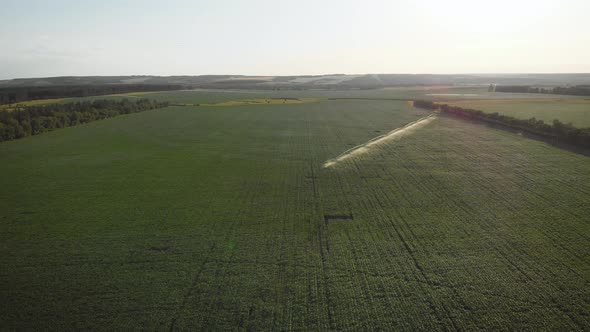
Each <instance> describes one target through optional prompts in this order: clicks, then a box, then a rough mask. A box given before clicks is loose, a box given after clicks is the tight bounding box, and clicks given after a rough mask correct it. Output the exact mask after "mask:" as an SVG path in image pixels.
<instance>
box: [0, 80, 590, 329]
mask: <svg viewBox="0 0 590 332" xmlns="http://www.w3.org/2000/svg"><path fill="white" fill-rule="evenodd" d="M426 94H427V93H425V92H424V91H419V90H414V91H410V92H408V91H406V92H403V91H400V92H398V91H395V92H391V91H385V90H374V91H358V92H354V93H351V92H350V91H289V92H286V91H273V92H239V93H235V92H221V91H220V92H210V91H205V90H203V91H178V92H166V93H155V94H150V95H146V96H145V97H149V98H157V99H161V100H168V101H172V102H176V103H194V104H196V103H219V102H227V101H233V100H246V99H249V100H250V99H258V98H280V97H289V98H306V97H307V98H315V97H317V98H322V100H320V101H318V102H311V103H303V104H285V105H283V104H275V105H243V106H235V107H215V106H211V107H204V106H200V107H191V106H174V107H168V108H165V109H159V110H153V111H146V112H142V113H137V114H130V115H124V116H119V117H117V118H112V119H107V120H102V121H97V122H92V123H89V124H86V125H83V126H78V127H70V128H66V129H61V130H57V131H53V132H49V133H46V134H42V135H39V136H33V137H27V138H24V139H20V140H17V141H10V142H4V143H2V144H0V160H2V162H1V163H0V172H1V174H2V177H0V243H2V245H1V246H0V248H1V249H0V266H1V267H2V268H1V269H0V283H1V285H2V286H0V297H1V298H2V299H3V300H2V310H0V323H1V325H0V326H1V327H2V329H6V330H14V329H25V330H26V329H36V330H46V329H50V330H71V329H77V330H115V329H117V330H121V329H123V330H126V329H133V330H136V329H145V330H176V329H178V330H427V331H432V330H482V329H486V330H588V329H590V286H589V283H590V245H589V244H590V223H589V220H588V216H589V215H590V204H589V203H590V159H588V157H586V156H583V155H579V154H574V153H572V152H568V151H565V150H560V149H557V148H554V147H552V146H550V145H547V144H545V143H542V142H539V141H534V140H530V139H527V138H524V137H521V136H518V135H515V134H512V133H509V132H504V131H501V130H497V129H492V128H488V127H485V126H482V125H475V124H471V123H466V122H462V121H460V120H455V119H451V118H447V117H438V118H435V119H434V120H433V121H432V122H430V123H428V124H426V125H425V126H423V127H421V128H420V129H417V130H415V131H413V132H411V133H408V134H407V135H405V136H402V137H400V138H396V139H392V140H386V141H384V143H380V144H378V145H375V146H372V147H371V148H370V149H368V150H367V151H365V152H363V153H360V154H358V155H357V156H355V157H353V158H349V159H346V160H343V161H342V162H339V163H337V164H335V165H333V166H331V167H328V168H326V167H324V166H323V165H324V164H325V162H326V161H327V160H330V159H331V158H334V157H336V156H338V155H339V154H341V153H342V152H344V151H345V150H348V149H350V148H352V147H354V146H357V145H359V144H362V143H365V142H367V141H368V140H370V139H371V138H373V137H376V136H379V135H383V134H386V133H388V132H389V131H390V130H392V129H394V128H398V127H401V126H404V125H406V124H408V123H410V122H412V121H415V120H418V119H420V118H422V117H424V116H426V115H428V113H427V112H426V111H423V110H419V109H415V108H412V107H411V106H410V105H409V104H408V103H407V102H406V101H393V100H369V99H367V100H328V99H327V98H342V97H351V96H356V97H359V98H402V97H404V96H406V97H414V96H419V95H422V96H424V95H426ZM344 217H346V218H352V219H345V218H344Z"/></svg>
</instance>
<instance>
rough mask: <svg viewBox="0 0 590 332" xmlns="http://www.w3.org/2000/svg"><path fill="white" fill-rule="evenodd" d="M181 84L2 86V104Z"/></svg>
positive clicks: (165, 88) (162, 88)
mask: <svg viewBox="0 0 590 332" xmlns="http://www.w3.org/2000/svg"><path fill="white" fill-rule="evenodd" d="M184 88H185V86H183V85H180V84H159V85H152V84H149V85H148V84H103V85H63V86H36V87H12V88H0V104H16V103H19V102H22V101H29V100H37V99H54V98H70V97H88V96H102V95H112V94H118V93H129V92H147V91H170V90H181V89H184Z"/></svg>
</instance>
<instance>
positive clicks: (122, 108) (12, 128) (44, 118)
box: [0, 98, 168, 141]
mask: <svg viewBox="0 0 590 332" xmlns="http://www.w3.org/2000/svg"><path fill="white" fill-rule="evenodd" d="M166 106H168V103H167V102H159V101H156V100H150V99H138V100H135V101H130V100H129V99H126V98H125V99H122V100H104V99H103V100H94V101H82V102H76V103H67V104H49V105H44V106H27V107H19V108H17V109H16V110H14V111H7V110H4V111H0V141H7V140H13V139H17V138H21V137H26V136H31V135H37V134H40V133H43V132H46V131H51V130H54V129H57V128H65V127H70V126H75V125H78V124H82V123H87V122H92V121H96V120H102V119H106V118H112V117H115V116H117V115H120V114H130V113H137V112H143V111H147V110H151V109H156V108H161V107H166Z"/></svg>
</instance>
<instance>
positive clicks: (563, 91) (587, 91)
mask: <svg viewBox="0 0 590 332" xmlns="http://www.w3.org/2000/svg"><path fill="white" fill-rule="evenodd" d="M488 90H490V89H488ZM494 91H496V92H513V93H552V94H557V95H572V96H590V86H589V85H577V86H571V87H559V86H556V87H554V88H541V87H533V86H528V85H497V86H495V90H494Z"/></svg>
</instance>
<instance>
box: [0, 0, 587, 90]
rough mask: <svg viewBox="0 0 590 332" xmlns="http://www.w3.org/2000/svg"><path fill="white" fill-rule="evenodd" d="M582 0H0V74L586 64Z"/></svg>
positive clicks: (566, 68)
mask: <svg viewBox="0 0 590 332" xmlns="http://www.w3.org/2000/svg"><path fill="white" fill-rule="evenodd" d="M589 13H590V0H559V1H558V0H552V1H547V0H489V1H479V0H470V1H468V0H444V1H443V0H412V1H410V0H407V1H406V0H401V1H398V0H383V1H371V0H362V1H361V0H359V1H347V0H309V1H308V0H291V1H279V0H272V1H271V0H250V1H245V0H244V1H238V0H211V1H197V0H193V1H177V0H167V1H145V0H144V1H124V0H119V1H114V0H100V1H98V0H96V1H85V0H77V1H64V0H52V1H48V0H42V1H29V0H0V45H1V46H0V79H6V78H16V77H43V76H62V75H131V74H151V75H201V74H245V75H295V74H324V73H350V74H360V73H489V72H503V73H508V72H520V73H522V72H539V73H540V72H590V23H589V22H590V17H589V16H588V14H589Z"/></svg>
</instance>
